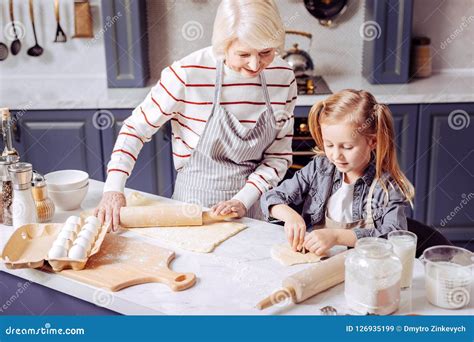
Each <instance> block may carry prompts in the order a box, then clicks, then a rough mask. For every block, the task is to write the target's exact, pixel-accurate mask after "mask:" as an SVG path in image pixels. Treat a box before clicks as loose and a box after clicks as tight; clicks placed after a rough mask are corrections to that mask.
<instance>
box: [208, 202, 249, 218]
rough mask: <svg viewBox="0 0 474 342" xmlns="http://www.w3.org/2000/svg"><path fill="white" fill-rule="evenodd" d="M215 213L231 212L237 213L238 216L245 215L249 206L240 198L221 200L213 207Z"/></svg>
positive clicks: (226, 213)
mask: <svg viewBox="0 0 474 342" xmlns="http://www.w3.org/2000/svg"><path fill="white" fill-rule="evenodd" d="M211 210H212V213H213V214H214V215H228V214H230V213H237V215H238V218H241V217H244V216H245V214H246V213H247V208H246V207H245V205H244V204H243V203H242V202H240V201H239V200H235V199H234V200H229V201H223V202H219V203H217V204H216V205H214V206H212V208H211Z"/></svg>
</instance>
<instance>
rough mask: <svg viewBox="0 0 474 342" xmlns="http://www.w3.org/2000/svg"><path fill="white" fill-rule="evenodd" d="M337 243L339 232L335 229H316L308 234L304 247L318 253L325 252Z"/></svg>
mask: <svg viewBox="0 0 474 342" xmlns="http://www.w3.org/2000/svg"><path fill="white" fill-rule="evenodd" d="M336 244H337V232H336V230H334V229H316V230H313V231H312V232H311V233H309V234H306V237H305V239H304V247H305V248H306V249H307V250H308V251H310V252H312V253H315V254H317V255H323V254H325V253H326V252H327V251H328V250H329V249H330V248H332V247H333V246H334V245H336Z"/></svg>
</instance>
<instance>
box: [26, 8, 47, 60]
mask: <svg viewBox="0 0 474 342" xmlns="http://www.w3.org/2000/svg"><path fill="white" fill-rule="evenodd" d="M30 17H31V25H32V26H33V35H34V36H35V46H33V47H30V48H29V49H28V51H27V53H28V55H29V56H32V57H38V56H41V55H42V54H43V48H42V47H41V46H39V44H38V38H36V28H35V12H34V10H33V0H30Z"/></svg>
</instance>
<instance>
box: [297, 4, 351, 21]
mask: <svg viewBox="0 0 474 342" xmlns="http://www.w3.org/2000/svg"><path fill="white" fill-rule="evenodd" d="M304 5H305V7H306V9H307V10H308V11H309V13H311V15H312V16H313V17H315V18H317V19H319V23H320V24H321V25H323V26H326V27H330V26H333V24H334V20H335V19H336V18H337V17H339V16H340V15H341V14H343V13H344V12H345V11H346V9H347V0H304Z"/></svg>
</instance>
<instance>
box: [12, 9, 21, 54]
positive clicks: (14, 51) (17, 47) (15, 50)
mask: <svg viewBox="0 0 474 342" xmlns="http://www.w3.org/2000/svg"><path fill="white" fill-rule="evenodd" d="M10 20H11V21H12V27H13V33H14V34H15V40H14V41H13V42H12V45H11V46H10V50H11V51H12V54H13V55H14V56H16V55H17V54H18V52H20V50H21V42H20V39H18V34H17V32H16V27H15V17H14V15H13V0H10Z"/></svg>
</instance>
